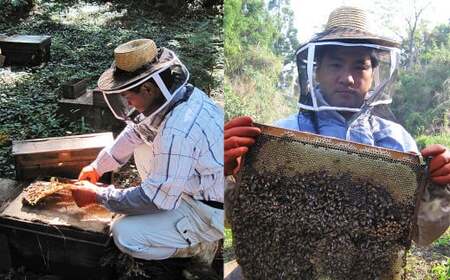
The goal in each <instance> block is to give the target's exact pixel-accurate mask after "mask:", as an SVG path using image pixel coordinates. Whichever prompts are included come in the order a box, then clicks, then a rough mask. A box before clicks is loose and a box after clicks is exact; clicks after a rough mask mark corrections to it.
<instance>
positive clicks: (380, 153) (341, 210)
mask: <svg viewBox="0 0 450 280" xmlns="http://www.w3.org/2000/svg"><path fill="white" fill-rule="evenodd" d="M262 128H263V134H262V136H261V137H259V138H258V140H257V143H256V144H255V146H254V147H253V148H252V150H251V151H250V153H249V154H248V156H247V158H246V160H245V165H244V167H243V169H242V173H241V177H240V182H239V183H240V188H239V193H238V195H237V196H236V197H237V199H236V201H235V205H234V208H233V210H232V211H233V213H232V221H231V222H232V226H233V241H234V243H235V251H236V255H237V257H238V260H239V263H240V265H241V266H242V268H243V272H244V275H245V276H246V279H336V280H338V279H400V277H401V274H402V273H401V270H402V267H403V265H404V257H405V251H406V250H407V249H408V248H409V246H410V234H411V230H412V221H413V217H414V206H415V192H416V188H417V186H418V183H419V182H420V180H421V178H422V173H421V168H420V163H419V160H418V158H416V157H414V156H412V155H408V154H402V153H398V152H391V151H387V150H383V149H381V150H380V149H375V148H371V147H367V146H363V145H359V144H353V143H349V142H345V141H339V140H334V139H329V138H323V137H319V136H314V135H311V134H304V133H303V134H302V133H295V134H294V133H292V134H291V133H289V134H288V135H286V131H282V130H277V129H273V128H267V127H262ZM295 159H297V160H295ZM294 160H295V161H294ZM391 169H394V170H391ZM364 174H368V175H369V176H366V177H364ZM390 174H396V175H395V177H394V178H392V177H391V178H387V177H386V176H387V175H390ZM383 178H385V179H383ZM299 277H300V278H299Z"/></svg>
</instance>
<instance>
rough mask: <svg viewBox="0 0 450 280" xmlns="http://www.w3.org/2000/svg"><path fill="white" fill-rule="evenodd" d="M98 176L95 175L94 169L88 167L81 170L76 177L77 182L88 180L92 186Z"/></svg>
mask: <svg viewBox="0 0 450 280" xmlns="http://www.w3.org/2000/svg"><path fill="white" fill-rule="evenodd" d="M99 178H100V175H99V174H98V173H97V170H95V168H94V167H92V166H90V165H88V166H85V167H83V169H81V172H80V175H78V180H88V181H89V182H91V183H92V184H95V183H97V181H98V179H99Z"/></svg>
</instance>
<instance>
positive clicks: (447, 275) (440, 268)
mask: <svg viewBox="0 0 450 280" xmlns="http://www.w3.org/2000/svg"><path fill="white" fill-rule="evenodd" d="M431 273H432V274H433V279H436V280H448V279H450V258H449V257H447V258H446V260H443V261H441V262H440V263H438V264H435V265H434V266H433V267H432V268H431Z"/></svg>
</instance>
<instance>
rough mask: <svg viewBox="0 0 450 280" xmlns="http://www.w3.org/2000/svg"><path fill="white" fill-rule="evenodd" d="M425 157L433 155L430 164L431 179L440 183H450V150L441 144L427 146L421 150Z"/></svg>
mask: <svg viewBox="0 0 450 280" xmlns="http://www.w3.org/2000/svg"><path fill="white" fill-rule="evenodd" d="M421 153H422V156H423V157H431V158H432V159H431V161H430V165H429V166H428V168H429V172H430V177H431V180H432V181H433V182H434V183H436V184H439V185H446V184H450V151H449V150H448V149H447V148H446V147H444V146H442V145H439V144H433V145H429V146H427V147H425V149H423V150H422V151H421Z"/></svg>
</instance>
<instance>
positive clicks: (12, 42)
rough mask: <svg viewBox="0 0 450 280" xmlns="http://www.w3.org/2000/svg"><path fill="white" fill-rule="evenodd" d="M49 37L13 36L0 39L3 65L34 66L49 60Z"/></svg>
mask: <svg viewBox="0 0 450 280" xmlns="http://www.w3.org/2000/svg"><path fill="white" fill-rule="evenodd" d="M50 45H51V37H50V36H46V35H13V36H9V37H3V38H2V37H0V49H1V50H2V55H3V56H5V57H6V60H5V65H29V66H36V65H39V64H41V63H42V62H47V61H48V60H50Z"/></svg>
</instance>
